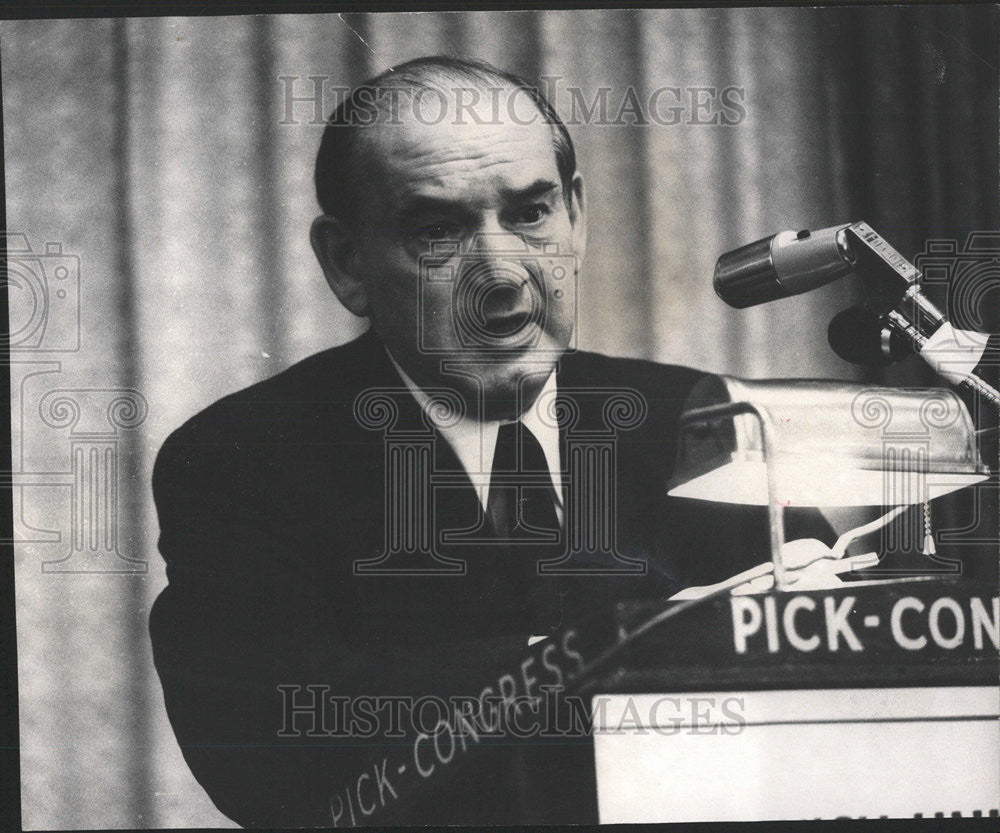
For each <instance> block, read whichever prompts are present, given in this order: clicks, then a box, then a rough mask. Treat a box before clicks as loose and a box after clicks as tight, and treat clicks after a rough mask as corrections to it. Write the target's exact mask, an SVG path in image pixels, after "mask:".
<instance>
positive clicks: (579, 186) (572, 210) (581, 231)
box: [569, 172, 587, 262]
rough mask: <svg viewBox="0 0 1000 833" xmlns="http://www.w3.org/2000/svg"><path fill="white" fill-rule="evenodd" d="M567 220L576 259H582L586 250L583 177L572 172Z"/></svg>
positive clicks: (585, 211)
mask: <svg viewBox="0 0 1000 833" xmlns="http://www.w3.org/2000/svg"><path fill="white" fill-rule="evenodd" d="M569 198H570V200H569V221H570V224H571V225H572V227H573V231H572V235H571V237H572V241H573V253H574V254H575V255H576V258H577V261H578V262H579V261H582V260H583V256H584V254H585V253H586V251H587V201H586V197H585V195H584V191H583V177H582V176H581V175H580V174H579V172H577V173H575V174H573V181H572V182H571V183H570V194H569Z"/></svg>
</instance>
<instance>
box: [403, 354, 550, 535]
mask: <svg viewBox="0 0 1000 833" xmlns="http://www.w3.org/2000/svg"><path fill="white" fill-rule="evenodd" d="M386 354H387V355H388V356H389V360H390V361H391V362H392V363H393V365H394V366H395V368H396V370H397V372H398V373H399V375H400V377H401V378H402V380H403V382H405V383H406V386H407V387H408V388H409V389H410V392H411V393H412V394H413V397H414V398H415V399H416V400H417V402H418V403H419V404H420V407H421V408H423V409H424V413H426V414H427V418H428V419H429V420H430V422H431V423H432V424H433V425H434V426H435V427H436V428H437V430H438V431H439V432H440V433H441V436H443V437H444V438H445V439H446V440H447V441H448V444H449V445H450V446H451V447H452V449H453V450H454V452H455V456H456V457H458V460H459V462H460V463H461V464H462V468H464V469H465V473H466V474H467V475H468V476H469V480H471V481H472V485H473V486H474V487H475V489H476V493H477V494H478V495H479V502H480V503H481V504H482V506H483V509H484V510H485V509H486V504H487V501H488V500H489V496H490V473H491V472H492V471H493V454H494V452H495V451H496V445H497V433H498V432H499V431H500V422H501V421H500V420H491V421H489V422H481V421H479V420H477V419H473V418H472V417H469V416H463V417H462V418H461V419H459V420H458V422H455V423H454V424H449V423H451V422H452V420H451V419H448V418H447V412H446V411H444V412H442V410H439V408H438V406H439V405H440V404H441V402H440V400H438V401H437V402H435V407H434V408H428V405H429V404H430V401H431V400H430V397H429V396H428V395H427V394H426V393H424V391H422V390H421V389H420V388H419V387H417V385H416V383H415V382H414V381H413V380H412V379H411V378H410V377H409V376H407V375H406V371H404V370H403V368H401V367H400V366H399V364H398V363H397V362H396V360H395V359H394V358H393V357H392V354H391V353H389V351H388V349H387V350H386ZM555 394H556V372H555V370H553V371H552V373H550V374H549V378H548V379H546V380H545V385H544V387H543V388H542V390H541V393H539V394H538V396H537V397H536V398H535V401H534V402H532V403H531V406H530V407H529V408H528V410H527V411H525V412H524V413H523V414H521V420H520V421H521V423H522V424H523V425H524V426H525V427H526V428H527V429H528V430H529V431H530V432H531V433H532V434H533V435H534V437H535V439H536V440H538V444H539V445H540V446H541V447H542V452H543V453H544V454H545V462H546V463H547V464H548V467H549V476H550V477H551V478H552V487H553V489H554V491H555V509H556V516H557V517H558V518H559V523H562V521H563V505H562V474H561V471H562V469H561V466H560V462H561V461H560V459H559V428H558V426H557V425H556V424H555V421H554V420H553V419H552V418H551V417H546V416H543V415H542V409H543V408H545V406H546V403H551V402H552V398H554V397H555ZM552 411H554V408H551V405H550V413H552ZM442 413H444V416H445V418H444V419H442Z"/></svg>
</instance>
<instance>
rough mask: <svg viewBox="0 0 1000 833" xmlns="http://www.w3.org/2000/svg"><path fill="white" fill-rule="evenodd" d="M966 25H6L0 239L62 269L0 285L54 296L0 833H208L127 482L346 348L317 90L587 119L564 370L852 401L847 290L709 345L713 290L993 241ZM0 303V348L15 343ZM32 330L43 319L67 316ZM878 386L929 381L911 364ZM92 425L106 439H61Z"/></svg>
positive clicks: (723, 327)
mask: <svg viewBox="0 0 1000 833" xmlns="http://www.w3.org/2000/svg"><path fill="white" fill-rule="evenodd" d="M996 19H997V15H996V9H994V8H991V7H986V6H978V7H954V6H944V7H929V6H928V7H919V6H917V7H913V6H911V7H902V8H900V7H875V8H860V9H859V8H837V7H834V8H824V9H810V8H768V9H722V8H712V9H705V10H696V9H675V10H668V11H648V10H644V11H542V12H514V13H504V12H476V13H424V14H379V15H361V14H351V15H344V17H343V18H340V17H338V16H337V15H321V16H289V17H250V16H246V17H227V18H198V19H171V18H162V19H155V18H153V19H149V18H147V19H134V20H117V21H104V20H86V21H83V20H76V21H29V22H23V21H22V22H13V23H8V22H4V23H3V24H2V27H0V49H2V68H3V110H4V112H3V116H4V118H3V121H4V150H5V164H6V194H7V206H8V216H7V221H8V230H9V231H10V232H18V233H23V234H26V235H27V238H28V243H29V245H30V246H31V247H32V250H33V252H35V253H39V252H41V253H45V252H46V249H45V247H46V244H49V243H58V244H61V247H62V248H61V254H60V253H57V252H56V251H55V249H54V248H53V249H50V250H49V252H48V253H46V254H45V255H44V256H43V257H38V258H35V259H32V257H33V256H29V255H28V254H25V253H21V254H14V253H13V252H12V254H11V264H12V268H13V266H16V265H17V264H18V263H20V264H21V266H22V267H23V269H27V270H28V271H32V270H34V272H36V273H38V274H41V273H42V272H43V271H45V270H46V269H54V268H56V266H57V258H58V257H62V258H63V259H64V261H65V262H63V261H60V262H63V266H64V267H65V268H68V269H70V276H69V278H68V280H69V281H70V282H71V283H72V281H73V277H72V275H73V272H72V269H73V268H74V264H77V263H78V266H79V276H80V277H79V310H80V339H79V345H78V347H75V346H74V344H73V342H72V338H71V335H72V332H71V331H72V330H73V327H75V324H74V320H75V319H74V318H73V316H72V314H67V312H66V308H65V307H64V308H60V310H55V307H53V313H52V315H51V316H50V318H49V320H48V326H49V329H48V330H47V331H46V332H45V339H47V341H46V342H45V343H41V344H40V345H38V346H35V347H33V348H32V349H25V350H19V351H15V363H14V365H13V369H12V397H13V399H12V401H13V404H14V411H13V415H14V425H13V433H14V441H15V446H14V472H15V483H16V484H17V485H16V487H15V515H16V518H15V520H16V524H15V536H16V538H17V540H18V541H19V545H18V547H17V551H16V569H17V574H16V580H17V619H18V632H17V641H18V650H19V677H20V680H19V683H20V709H21V710H20V721H21V745H22V767H23V802H24V823H25V826H26V827H36V828H37V827H43V828H99V827H121V826H125V827H132V826H139V827H142V826H183V825H195V826H202V825H205V826H215V825H223V826H225V825H226V824H227V822H226V820H225V819H224V817H223V816H221V815H220V814H219V813H218V812H217V811H216V810H215V809H214V807H213V805H212V804H211V802H210V801H209V799H208V798H207V797H206V796H205V795H204V793H203V792H202V791H201V789H200V788H199V787H198V785H197V784H196V782H195V781H194V780H193V778H192V777H191V775H190V774H189V773H188V771H187V768H186V766H185V764H184V762H183V760H182V758H181V755H180V752H179V750H178V748H177V745H176V742H175V740H174V738H173V735H172V733H171V731H170V727H169V725H168V723H167V719H166V716H165V713H164V710H163V704H162V695H161V692H160V688H159V683H158V681H157V679H156V676H155V673H154V670H153V667H152V662H151V657H150V649H149V644H148V637H147V632H146V621H147V616H148V611H149V608H150V605H151V603H152V600H153V599H154V598H155V597H156V595H157V594H158V593H159V591H160V590H161V589H162V587H163V586H164V584H165V578H164V571H163V566H162V562H161V560H160V557H159V555H158V554H157V552H156V535H157V528H156V518H155V512H154V509H153V506H152V500H151V495H150V488H149V483H150V474H151V469H152V464H153V460H154V458H155V454H156V451H157V449H158V447H159V446H160V444H161V443H162V441H163V440H164V438H165V437H166V436H167V434H168V433H169V432H170V431H171V430H172V429H173V428H175V427H177V426H178V425H179V424H180V423H181V422H182V421H183V420H184V419H186V418H187V417H188V416H190V415H191V414H193V413H194V412H195V411H197V410H198V409H200V408H202V407H204V406H205V405H207V404H209V403H210V402H212V401H213V400H215V399H216V398H218V397H220V396H222V395H223V394H226V393H228V392H231V391H233V390H236V389H238V388H240V387H243V386H245V385H248V384H250V383H252V382H254V381H256V380H259V379H262V378H264V377H266V376H269V375H271V374H273V373H275V372H277V371H279V370H281V369H282V368H284V367H287V366H288V365H289V364H291V363H293V362H294V361H296V360H298V359H300V358H302V357H304V356H306V355H308V354H310V353H312V352H315V351H317V350H320V349H322V348H325V347H328V346H331V345H334V344H338V343H341V342H344V341H347V340H348V339H350V338H352V337H353V336H354V335H356V334H357V333H359V332H360V331H361V330H362V329H363V327H364V322H362V321H360V320H358V319H355V318H354V317H352V316H351V315H350V314H349V313H347V312H346V311H345V310H343V309H342V308H341V307H340V306H339V305H338V303H337V302H336V300H335V299H334V297H333V296H332V294H331V293H330V292H329V290H328V289H327V287H326V284H325V282H324V280H323V276H322V274H321V272H320V269H319V267H318V265H317V264H316V263H315V261H314V258H313V255H312V252H311V250H310V247H309V242H308V229H309V223H310V221H311V220H312V218H313V216H314V215H315V214H316V213H317V207H316V204H315V198H314V195H313V190H312V164H313V159H314V155H315V152H316V148H317V146H318V143H319V139H320V133H321V128H320V127H319V126H317V125H316V124H314V123H312V122H315V120H316V119H315V113H314V110H315V109H316V108H317V107H318V108H319V109H320V110H321V111H322V112H321V113H320V115H321V116H323V115H326V113H327V112H328V111H329V110H331V109H332V107H333V106H334V105H335V104H336V95H337V93H336V89H335V88H337V87H350V86H351V85H354V84H357V83H358V82H360V81H361V80H363V79H364V78H365V77H367V76H369V75H370V74H374V73H376V72H379V71H381V70H382V69H383V68H385V66H387V65H391V64H395V63H398V62H401V61H404V60H407V59H409V58H413V57H416V56H419V55H424V54H429V53H450V54H466V55H471V56H474V57H478V58H482V59H485V60H487V61H490V62H493V63H496V64H498V65H499V66H502V67H505V68H508V69H510V70H513V71H515V72H518V73H522V74H525V75H527V76H533V77H536V78H537V77H539V76H548V77H553V78H555V81H554V82H553V83H554V84H555V87H554V89H555V90H556V94H555V95H554V99H555V101H554V103H555V104H556V105H557V108H558V109H559V110H560V112H561V113H562V115H563V117H564V118H567V119H570V120H572V119H571V115H572V113H571V110H572V106H573V103H574V99H573V95H574V94H573V92H572V88H576V89H578V90H579V93H578V94H579V95H580V96H582V99H583V102H584V103H586V104H587V105H591V104H594V102H595V101H596V102H597V103H599V101H600V99H599V97H600V96H601V95H602V94H606V95H607V109H608V114H607V116H606V117H604V118H603V119H602V117H601V114H600V112H597V114H596V115H592V116H591V117H590V118H589V119H588V118H585V117H584V114H582V113H580V112H579V108H578V113H577V115H578V116H579V117H580V118H578V119H577V120H578V121H580V122H588V121H589V123H580V124H576V125H571V126H570V131H571V133H572V135H573V137H574V140H575V142H576V144H577V147H578V152H579V159H580V164H581V168H582V170H583V172H584V176H585V180H586V186H587V195H588V200H589V218H590V242H589V251H588V257H587V261H586V264H585V267H584V269H583V273H582V275H581V277H580V281H581V286H580V298H581V305H580V313H579V330H578V332H579V337H578V342H579V346H580V347H582V348H586V349H591V350H599V351H604V352H607V353H612V354H618V355H627V356H640V357H646V358H652V359H657V360H660V361H664V362H676V363H683V364H688V365H693V366H697V367H700V368H704V369H706V370H711V371H721V372H728V373H734V374H738V375H745V376H755V377H761V376H820V377H829V378H841V379H859V378H862V377H861V376H860V375H859V371H857V370H856V369H855V368H853V367H851V366H849V365H847V364H846V363H844V362H842V361H840V360H839V359H837V358H836V357H835V356H834V355H833V353H832V352H831V351H830V349H829V348H828V347H827V345H826V338H825V325H826V322H827V321H828V320H829V318H830V317H831V316H832V314H833V313H835V312H836V311H838V310H840V309H842V308H844V307H846V306H849V305H850V304H852V303H855V302H857V301H858V300H859V299H860V296H859V293H858V288H857V286H856V285H855V284H853V283H851V282H850V281H846V280H845V281H841V282H839V283H837V284H834V285H831V286H829V287H826V288H824V289H822V290H819V291H816V292H813V293H811V294H808V295H804V296H800V297H798V298H795V299H790V300H786V301H782V302H780V303H775V304H771V305H766V306H762V307H759V308H756V309H752V310H746V311H735V310H731V309H728V308H727V307H726V306H725V305H723V304H722V302H721V301H719V300H718V299H717V298H716V297H715V296H714V294H713V291H712V287H711V278H712V271H713V267H714V263H715V259H716V258H717V257H718V255H719V254H720V253H722V252H724V251H726V250H728V249H730V248H733V247H735V246H738V245H741V244H743V243H747V242H750V241H752V240H756V239H758V238H761V237H764V236H766V235H768V234H770V233H773V232H775V231H779V230H781V229H786V228H804V227H810V228H823V227H826V226H830V225H833V224H835V223H841V222H847V221H851V220H856V219H865V220H867V221H868V222H870V223H871V224H872V225H873V226H874V227H875V229H876V230H878V231H879V232H881V233H882V234H883V235H884V236H885V237H886V238H887V239H888V240H889V241H890V242H892V243H893V244H894V245H895V246H896V248H898V249H899V250H900V251H901V252H902V253H903V254H904V255H905V256H907V257H913V256H914V255H915V254H916V253H918V252H919V251H920V250H921V249H922V247H923V246H924V242H925V240H926V239H927V238H939V237H949V238H954V239H956V240H958V241H959V245H961V243H962V242H963V241H964V239H965V236H966V235H967V233H968V232H970V231H973V230H977V229H996V228H998V222H997V195H998V183H997V27H996ZM282 79H284V80H282ZM289 79H291V80H289ZM310 79H318V80H310ZM316 84H319V85H320V89H322V91H323V92H322V94H323V100H322V101H320V102H319V103H318V104H316V103H314V102H313V101H312V100H311V99H310V97H311V96H312V95H313V93H314V91H315V89H316V87H315V85H316ZM664 88H679V89H680V91H681V98H682V99H683V100H682V101H680V102H678V99H677V97H676V96H675V95H674V94H673V93H664V94H662V95H661V97H660V98H659V106H660V108H661V109H660V114H661V115H663V113H665V112H666V108H667V107H668V106H671V105H677V104H680V105H681V106H685V107H686V110H685V112H683V113H682V115H681V123H679V124H675V125H661V124H656V123H651V124H646V125H644V124H633V123H630V122H633V121H635V120H637V117H634V116H630V115H628V113H624V114H622V118H621V119H620V121H621V122H622V123H619V124H614V123H612V122H614V121H615V120H616V117H617V116H618V115H619V111H620V109H621V107H622V105H623V104H624V103H626V100H627V99H628V97H629V96H630V95H634V96H635V99H636V100H637V101H638V102H639V104H640V106H641V107H645V106H646V105H647V103H648V102H649V100H650V98H651V96H652V95H653V94H654V93H655V92H656V91H657V90H662V89H664ZM692 88H704V89H707V90H708V92H705V93H697V92H695V93H691V92H690V91H691V90H692ZM725 88H735V89H737V90H742V91H743V92H742V94H740V93H731V95H734V96H738V95H742V98H739V99H732V100H739V101H740V103H742V105H743V108H744V110H745V115H744V116H743V117H740V116H739V110H738V109H729V110H727V111H724V112H725V113H726V114H727V115H728V117H729V118H730V120H735V121H737V122H738V123H735V124H728V125H725V124H716V125H712V124H698V123H695V124H691V123H689V122H691V121H703V120H709V119H710V118H711V116H712V115H713V114H715V115H719V114H720V110H719V107H718V104H719V101H718V98H717V96H718V95H721V91H722V90H723V89H725ZM602 89H603V90H605V91H606V93H601V90H602ZM713 90H714V91H715V92H714V93H713V92H712V91H713ZM630 91H631V92H630ZM289 95H291V96H292V99H293V100H292V101H291V102H290V103H289V101H288V96H289ZM692 95H694V96H697V97H698V99H699V100H702V101H709V108H708V109H707V110H702V111H697V112H696V111H695V110H694V108H693V107H692V104H691V98H690V97H691V96H692ZM713 96H715V97H713ZM595 97H596V98H595ZM712 102H714V104H713V103H712ZM579 103H580V101H577V104H579ZM289 107H290V108H291V109H289ZM641 115H642V113H641V111H640V116H641ZM638 120H639V121H641V120H642V119H641V118H638ZM67 258H68V260H67ZM75 258H78V261H77V260H75ZM46 264H48V265H46ZM67 264H68V265H67ZM12 274H13V273H12ZM44 280H45V281H49V282H50V284H49V289H50V290H51V291H52V292H56V290H55V286H56V283H55V282H56V281H57V278H56V277H52V274H50V273H49V272H46V274H45V277H44ZM10 287H11V289H10V291H11V293H12V294H11V299H12V315H28V313H26V312H24V308H23V307H19V306H18V304H22V303H23V300H24V299H23V297H22V296H21V295H18V294H17V292H19V291H20V290H17V291H15V290H16V289H17V288H16V287H15V285H14V282H13V277H12V279H11V283H10ZM22 289H23V287H22ZM60 291H61V290H60ZM933 291H936V290H933ZM15 296H16V297H15ZM52 297H53V298H55V297H56V296H55V295H53V296H52ZM59 298H60V299H61V300H60V303H62V302H65V303H66V304H72V302H73V295H72V287H71V291H70V294H69V295H68V296H59ZM67 299H68V300H67ZM51 303H52V304H55V303H56V301H55V300H52V301H51ZM29 312H30V310H29ZM71 312H72V310H70V313H71ZM57 313H58V314H57ZM60 316H62V317H60ZM29 317H30V316H29ZM15 323H17V325H18V327H20V326H21V323H23V322H15V321H13V320H12V328H14V329H17V327H14V324H15ZM25 326H26V325H25ZM19 332H20V330H19ZM46 344H48V345H49V347H50V348H51V349H48V350H46V349H45V348H46ZM52 345H54V348H53V347H52ZM870 378H874V377H870ZM880 378H881V379H882V380H884V381H888V382H892V383H900V384H922V383H925V382H929V381H931V377H930V376H928V375H925V373H924V371H922V370H921V368H920V367H919V366H918V364H917V362H915V361H911V362H909V363H907V364H906V365H904V366H898V367H896V368H893V369H892V371H891V372H889V373H888V374H887V375H884V376H882V377H880ZM56 389H58V390H69V391H71V392H72V393H71V394H67V396H70V398H71V399H72V398H74V397H75V399H74V401H76V402H77V405H78V408H79V409H82V411H87V413H84V414H83V415H82V416H80V417H79V420H78V422H74V423H73V424H72V425H70V423H71V422H72V420H71V419H69V418H68V417H66V418H63V417H65V414H63V415H62V417H60V414H59V413H58V412H55V413H54V412H53V402H52V400H51V398H50V399H49V400H45V401H43V399H44V397H45V396H46V394H48V393H50V392H51V391H52V390H56ZM115 391H126V392H127V391H134V392H135V393H132V394H128V396H127V397H126V398H129V397H131V398H130V401H131V403H132V405H131V406H130V407H132V408H133V409H134V410H133V412H132V413H131V417H130V418H125V419H123V420H122V419H120V420H119V423H117V424H116V423H114V421H113V420H112V422H111V423H110V428H109V427H108V423H107V416H106V414H105V411H108V408H109V407H110V406H108V405H107V404H106V401H105V400H107V399H108V397H111V398H112V399H113V398H114V396H115V394H114V392H115ZM109 392H110V393H109ZM47 408H48V410H46V409H47ZM93 408H96V409H98V410H100V409H101V408H103V409H104V410H103V411H100V413H98V414H97V416H93V415H88V414H89V410H88V409H93ZM91 418H93V419H94V420H95V421H98V422H99V421H100V419H104V420H105V423H104V427H103V428H100V429H97V428H92V427H91V428H87V429H85V428H83V427H81V426H82V424H83V422H84V421H86V420H87V419H91ZM67 426H68V427H67ZM101 431H103V432H104V437H105V438H104V440H103V442H104V443H105V446H104V447H105V448H111V449H112V451H111V452H107V454H108V455H110V456H106V457H100V458H99V459H98V458H96V457H95V458H87V459H92V460H93V461H98V462H99V460H104V461H105V464H106V465H107V466H112V467H113V468H117V471H118V480H117V481H116V482H118V483H120V488H119V490H118V495H117V505H118V518H117V527H116V529H117V538H116V539H115V540H114V541H113V547H112V550H113V552H112V556H111V557H108V555H107V553H105V554H104V556H102V557H101V558H98V559H96V560H94V559H91V560H90V561H87V560H86V559H83V560H80V559H79V558H78V559H76V560H68V561H67V560H64V559H65V556H66V555H67V553H71V554H72V552H73V551H74V550H73V547H74V543H73V540H72V535H71V534H70V532H69V530H71V527H72V524H73V521H74V517H73V516H72V513H73V511H74V510H73V509H72V505H74V504H73V501H72V499H71V498H72V496H73V495H74V494H78V493H79V494H82V492H80V491H79V490H83V489H85V488H86V483H83V482H82V481H81V482H76V481H75V480H74V479H73V477H74V476H73V475H72V471H74V469H73V468H72V466H71V461H70V457H71V453H76V451H78V450H79V449H80V448H83V445H81V444H83V443H85V442H97V440H94V439H93V438H94V437H98V435H99V434H100V432H101ZM88 432H89V433H88ZM95 432H96V433H95ZM88 437H89V438H90V439H87V438H88ZM98 439H99V437H98ZM74 443H76V445H74ZM74 449H75V450H76V451H74ZM104 453H105V452H101V454H104ZM81 459H82V458H81ZM98 462H94V465H97V464H98ZM67 473H70V474H67ZM18 478H20V479H18ZM74 489H76V490H78V492H74ZM112 502H114V501H112ZM109 565H112V566H117V567H120V568H121V572H117V573H116V572H110V571H109V569H108V567H109ZM69 567H72V568H74V571H72V572H69V571H67V569H68V568H69ZM229 826H231V825H229Z"/></svg>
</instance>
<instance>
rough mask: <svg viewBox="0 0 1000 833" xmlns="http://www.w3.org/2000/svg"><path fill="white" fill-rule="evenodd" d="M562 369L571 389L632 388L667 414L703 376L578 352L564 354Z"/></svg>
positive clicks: (689, 370) (640, 361) (670, 366)
mask: <svg viewBox="0 0 1000 833" xmlns="http://www.w3.org/2000/svg"><path fill="white" fill-rule="evenodd" d="M564 368H565V373H564V379H565V380H566V382H568V383H569V384H571V385H574V386H580V387H584V388H586V387H597V386H600V387H609V388H632V389H634V390H635V391H636V392H638V393H639V394H640V395H641V396H642V397H643V398H644V399H646V400H647V402H648V403H649V404H650V405H651V406H654V407H658V408H669V409H670V410H674V409H677V410H679V409H680V407H681V406H682V405H683V403H684V400H685V399H687V396H688V393H690V391H691V388H692V387H694V385H695V383H696V382H697V381H698V380H699V379H702V378H703V377H704V376H706V375H707V374H706V373H705V372H704V371H702V370H697V369H695V368H692V367H685V366H683V365H674V364H661V363H660V362H654V361H650V360H648V359H633V358H621V357H616V356H606V355H604V354H602V353H589V352H582V351H581V352H577V353H571V354H568V355H567V356H566V357H565V359H564Z"/></svg>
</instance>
